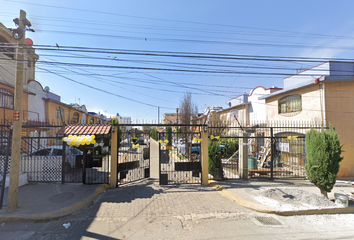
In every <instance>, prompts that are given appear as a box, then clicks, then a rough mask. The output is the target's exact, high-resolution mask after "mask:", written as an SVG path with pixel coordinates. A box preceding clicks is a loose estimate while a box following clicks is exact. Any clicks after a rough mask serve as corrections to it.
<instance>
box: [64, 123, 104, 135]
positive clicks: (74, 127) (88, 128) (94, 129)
mask: <svg viewBox="0 0 354 240" xmlns="http://www.w3.org/2000/svg"><path fill="white" fill-rule="evenodd" d="M110 131H111V125H96V124H95V125H93V124H68V125H66V126H64V127H62V128H61V129H60V130H59V131H58V133H57V134H60V135H61V134H63V135H70V134H71V135H95V134H108V133H109V132H110Z"/></svg>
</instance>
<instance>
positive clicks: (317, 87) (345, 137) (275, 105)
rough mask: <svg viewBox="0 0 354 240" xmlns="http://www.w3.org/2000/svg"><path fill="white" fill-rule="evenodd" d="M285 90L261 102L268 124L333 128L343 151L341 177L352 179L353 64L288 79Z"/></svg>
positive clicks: (327, 66)
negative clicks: (278, 122) (282, 123)
mask: <svg viewBox="0 0 354 240" xmlns="http://www.w3.org/2000/svg"><path fill="white" fill-rule="evenodd" d="M284 86H285V88H284V89H283V90H280V91H277V92H275V93H272V94H269V95H266V96H264V97H261V98H260V99H264V100H265V102H266V113H267V116H266V119H267V121H280V122H299V123H303V122H305V121H306V122H307V123H308V124H307V125H309V126H311V124H312V123H314V124H315V123H316V125H320V126H329V124H332V125H333V126H334V127H335V129H336V131H337V132H338V134H339V137H340V141H341V144H342V145H343V150H344V153H343V155H342V156H343V158H344V159H343V161H342V162H341V163H340V170H339V173H338V177H353V176H354V121H353V119H354V63H350V62H325V63H322V64H320V65H317V66H315V67H313V68H310V69H308V70H305V71H303V72H300V73H297V74H295V75H293V76H290V77H288V78H285V79H284ZM308 130H309V129H307V130H302V132H301V133H300V134H305V133H306V132H307V131H308Z"/></svg>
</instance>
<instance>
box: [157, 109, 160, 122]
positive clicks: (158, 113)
mask: <svg viewBox="0 0 354 240" xmlns="http://www.w3.org/2000/svg"><path fill="white" fill-rule="evenodd" d="M157 124H160V107H157Z"/></svg>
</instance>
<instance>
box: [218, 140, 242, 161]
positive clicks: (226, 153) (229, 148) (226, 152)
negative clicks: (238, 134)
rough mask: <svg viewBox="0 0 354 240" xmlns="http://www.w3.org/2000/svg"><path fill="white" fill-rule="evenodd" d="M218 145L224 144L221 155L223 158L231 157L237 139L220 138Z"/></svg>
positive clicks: (236, 148) (235, 148)
mask: <svg viewBox="0 0 354 240" xmlns="http://www.w3.org/2000/svg"><path fill="white" fill-rule="evenodd" d="M220 145H224V146H225V148H224V149H223V150H222V156H223V157H225V158H228V157H231V156H232V154H234V153H235V152H236V151H237V150H238V139H237V138H230V139H225V138H224V139H222V140H221V141H220Z"/></svg>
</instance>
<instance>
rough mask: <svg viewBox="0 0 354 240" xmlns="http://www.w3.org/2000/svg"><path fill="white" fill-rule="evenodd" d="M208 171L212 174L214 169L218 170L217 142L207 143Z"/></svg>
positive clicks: (218, 153) (218, 152)
mask: <svg viewBox="0 0 354 240" xmlns="http://www.w3.org/2000/svg"><path fill="white" fill-rule="evenodd" d="M208 154H209V158H208V170H209V173H210V174H214V169H215V168H220V167H221V166H220V146H219V142H218V141H209V143H208Z"/></svg>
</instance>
